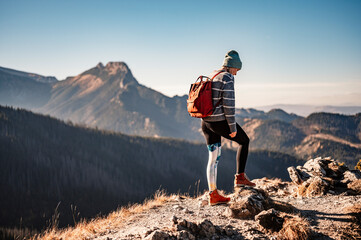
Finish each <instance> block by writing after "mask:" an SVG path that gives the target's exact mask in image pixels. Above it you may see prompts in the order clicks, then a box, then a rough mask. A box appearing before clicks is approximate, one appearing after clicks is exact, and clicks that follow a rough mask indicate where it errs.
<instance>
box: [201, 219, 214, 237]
mask: <svg viewBox="0 0 361 240" xmlns="http://www.w3.org/2000/svg"><path fill="white" fill-rule="evenodd" d="M198 227H199V229H200V231H199V234H200V235H203V236H205V237H208V238H209V237H212V236H213V234H214V233H215V232H216V228H215V227H214V225H213V223H212V222H211V221H209V220H207V219H205V220H203V221H202V222H201V223H200V224H199V225H198Z"/></svg>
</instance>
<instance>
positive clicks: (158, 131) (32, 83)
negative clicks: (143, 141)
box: [0, 62, 202, 140]
mask: <svg viewBox="0 0 361 240" xmlns="http://www.w3.org/2000/svg"><path fill="white" fill-rule="evenodd" d="M45 79H50V80H51V81H45ZM0 87H1V88H0V96H1V98H0V104H2V105H11V106H18V107H25V108H28V109H31V110H33V111H36V112H40V113H45V114H50V115H52V116H55V117H57V118H60V119H64V120H71V121H73V122H76V123H83V124H86V125H88V126H93V127H98V128H102V129H107V130H114V131H119V132H122V133H126V134H133V135H141V136H163V137H174V138H184V139H193V140H194V139H196V140H201V139H202V136H201V135H200V134H199V133H198V128H199V124H200V123H199V120H197V119H193V118H191V117H190V116H189V115H188V113H187V111H186V96H183V97H178V96H176V97H173V98H169V97H167V96H165V95H163V94H161V93H159V92H156V91H154V90H152V89H150V88H148V87H145V86H143V85H141V84H139V83H138V81H137V80H136V79H135V78H134V77H133V75H132V73H131V71H130V69H129V68H128V66H127V65H126V64H125V63H123V62H109V63H107V64H106V65H105V66H104V65H103V64H102V63H99V64H98V65H97V66H95V67H93V68H91V69H89V70H87V71H85V72H83V73H81V74H79V75H77V76H75V77H68V78H66V79H65V80H63V81H57V80H56V79H55V80H54V78H47V77H39V76H38V77H37V78H35V77H33V76H32V75H31V74H27V73H24V72H19V71H15V70H9V69H5V68H1V69H0Z"/></svg>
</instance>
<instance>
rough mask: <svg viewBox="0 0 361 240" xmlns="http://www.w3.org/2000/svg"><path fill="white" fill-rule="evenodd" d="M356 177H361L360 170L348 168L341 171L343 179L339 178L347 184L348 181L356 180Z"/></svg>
mask: <svg viewBox="0 0 361 240" xmlns="http://www.w3.org/2000/svg"><path fill="white" fill-rule="evenodd" d="M358 179H361V174H360V171H358V170H348V171H345V172H344V173H343V179H342V180H341V182H342V183H344V184H348V183H350V182H353V181H356V180H358Z"/></svg>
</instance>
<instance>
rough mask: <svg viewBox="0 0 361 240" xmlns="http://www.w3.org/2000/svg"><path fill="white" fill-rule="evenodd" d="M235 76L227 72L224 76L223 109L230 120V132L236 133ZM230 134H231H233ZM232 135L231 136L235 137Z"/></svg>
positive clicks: (228, 120)
mask: <svg viewBox="0 0 361 240" xmlns="http://www.w3.org/2000/svg"><path fill="white" fill-rule="evenodd" d="M234 96H235V95H234V77H233V75H231V74H225V75H224V77H223V97H222V103H223V111H224V115H225V117H226V120H227V122H228V126H229V129H230V133H231V134H232V135H234V136H235V135H236V134H235V133H237V128H236V117H235V115H236V114H235V113H236V110H235V98H234ZM231 134H230V136H231ZM234 136H231V137H234Z"/></svg>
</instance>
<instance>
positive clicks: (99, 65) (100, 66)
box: [96, 62, 104, 69]
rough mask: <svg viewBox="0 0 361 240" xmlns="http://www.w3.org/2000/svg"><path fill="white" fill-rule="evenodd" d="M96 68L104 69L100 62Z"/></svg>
mask: <svg viewBox="0 0 361 240" xmlns="http://www.w3.org/2000/svg"><path fill="white" fill-rule="evenodd" d="M96 67H97V68H100V69H102V68H104V65H103V63H102V62H99V63H98V64H97V65H96Z"/></svg>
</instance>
